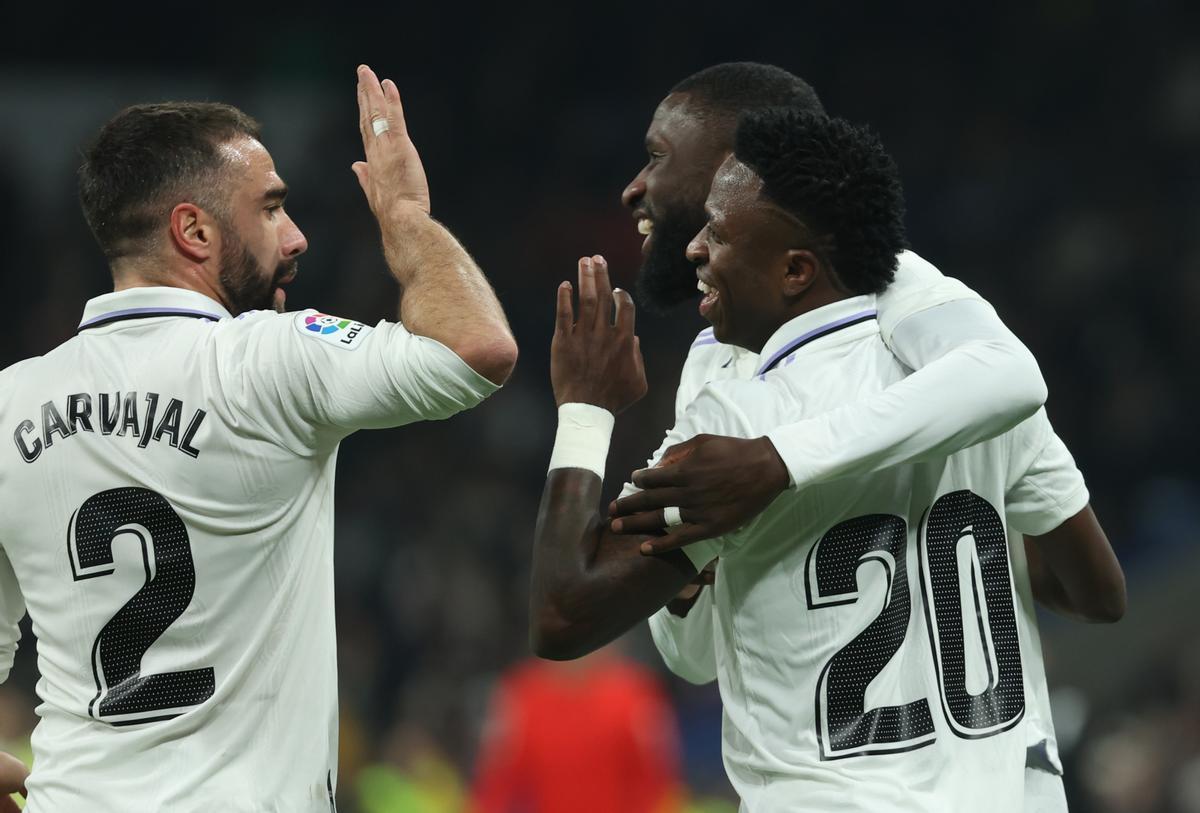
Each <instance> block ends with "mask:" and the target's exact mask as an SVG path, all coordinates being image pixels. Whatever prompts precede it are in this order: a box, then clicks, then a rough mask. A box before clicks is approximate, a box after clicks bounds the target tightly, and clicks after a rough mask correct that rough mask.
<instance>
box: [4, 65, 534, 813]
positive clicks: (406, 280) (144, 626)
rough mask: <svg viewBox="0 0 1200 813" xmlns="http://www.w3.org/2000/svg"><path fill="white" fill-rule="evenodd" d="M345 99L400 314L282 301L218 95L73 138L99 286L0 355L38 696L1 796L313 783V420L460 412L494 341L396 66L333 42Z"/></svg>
mask: <svg viewBox="0 0 1200 813" xmlns="http://www.w3.org/2000/svg"><path fill="white" fill-rule="evenodd" d="M358 102H359V128H360V131H361V135H362V140H363V147H364V150H365V152H366V160H365V161H360V162H357V163H355V164H354V166H353V169H354V172H355V174H356V175H357V177H358V181H359V183H360V185H361V186H362V189H363V191H364V193H365V195H366V197H367V201H368V203H369V204H370V207H371V210H372V212H373V213H374V215H375V217H376V219H377V220H378V222H379V227H380V230H381V232H382V236H383V248H384V257H385V259H386V262H387V265H388V267H389V269H390V270H391V273H392V274H393V276H394V277H395V278H396V280H397V282H398V283H399V285H400V288H401V298H400V305H399V316H400V320H401V321H399V322H393V323H389V322H380V323H379V324H377V325H375V326H373V327H372V326H368V325H365V324H363V323H362V322H359V321H356V320H353V319H348V318H341V317H335V316H329V315H327V314H323V313H319V312H317V311H313V310H306V311H300V312H295V313H283V312H282V311H283V308H284V304H285V293H284V289H285V286H286V285H287V284H288V283H289V282H291V281H292V279H293V278H294V277H295V274H296V261H297V258H298V257H299V256H300V255H301V254H302V253H303V252H304V250H305V248H306V242H305V238H304V235H303V234H302V233H301V232H300V230H299V229H298V228H297V227H296V225H295V224H294V223H293V222H292V220H291V218H290V217H289V216H288V214H287V212H286V211H285V210H284V207H283V204H284V198H285V196H286V194H287V188H286V186H285V185H284V183H283V181H282V180H281V179H280V177H279V175H278V174H277V172H276V170H275V167H274V164H273V162H272V160H271V156H270V153H268V152H267V150H266V148H265V147H264V146H263V145H262V143H261V141H260V140H259V126H258V124H257V123H256V122H254V121H253V120H252V119H250V118H249V117H248V116H246V115H245V114H244V113H242V112H241V111H239V110H236V109H235V108H232V107H229V106H227V105H221V104H209V103H175V102H172V103H165V104H152V105H138V106H135V107H131V108H128V109H126V110H124V111H122V112H121V113H119V114H118V115H117V116H116V117H115V118H113V119H112V120H111V121H109V122H108V123H107V124H106V125H104V127H103V128H102V129H101V130H100V132H99V134H98V136H97V137H96V139H95V140H94V142H93V143H92V144H91V146H90V147H89V148H88V149H87V150H86V152H85V155H84V161H83V165H82V167H81V169H80V175H79V187H80V199H81V202H82V205H83V209H84V214H85V215H86V217H87V220H88V223H89V225H90V226H91V228H92V231H93V233H94V234H95V237H96V240H97V242H98V243H99V244H100V247H101V249H102V250H103V252H104V254H105V256H106V257H107V258H108V260H109V262H110V264H111V266H112V272H113V281H114V288H115V291H114V292H113V293H110V294H105V295H103V296H99V297H96V298H95V299H92V300H91V301H90V302H88V304H87V305H86V307H85V308H84V313H83V318H82V320H81V322H80V325H79V334H78V335H77V336H76V337H74V338H72V339H69V340H68V341H66V342H65V343H63V344H62V345H60V346H59V347H57V348H55V349H54V350H52V351H51V352H49V353H48V354H46V355H45V356H42V357H39V358H33V359H29V360H26V361H24V362H21V363H20V364H17V365H15V366H13V367H11V368H9V369H8V370H6V371H4V373H3V374H2V379H0V381H2V384H0V393H3V398H2V400H0V423H2V424H3V426H4V427H5V431H6V432H8V433H9V435H8V436H9V437H11V438H12V445H10V446H9V448H8V451H7V452H6V453H5V454H4V455H3V456H0V483H2V488H0V516H2V517H3V519H2V520H0V523H2V524H0V680H3V679H5V678H7V676H8V673H9V669H10V668H11V666H12V662H13V653H14V650H15V649H16V643H17V638H18V635H19V633H18V628H17V622H18V620H19V619H20V618H21V617H22V615H23V614H24V612H25V609H26V607H27V608H28V612H29V615H30V616H31V618H32V621H33V628H34V631H35V632H36V634H37V636H38V643H39V646H38V655H39V658H38V666H39V670H40V672H41V680H40V682H39V684H38V693H39V696H40V698H41V700H42V703H41V705H40V706H39V707H38V713H39V715H40V716H41V721H40V722H39V724H38V726H37V728H36V730H35V731H34V734H33V751H34V756H35V760H34V763H35V764H34V770H33V773H32V775H30V776H29V777H28V778H27V779H25V777H23V776H20V775H19V773H20V772H15V773H14V771H12V765H11V762H10V761H8V760H3V761H0V767H3V768H4V769H5V770H4V771H3V772H2V773H0V778H3V779H4V780H5V782H6V784H5V785H4V786H3V787H0V795H2V796H3V798H4V800H5V801H6V802H9V803H11V800H9V796H8V795H9V794H10V793H12V792H15V791H21V792H24V789H25V788H27V789H28V794H29V807H28V808H27V810H29V811H33V813H42V812H43V811H56V813H57V812H58V811H62V813H73V812H74V811H79V812H80V813H83V811H87V813H95V812H97V811H125V810H170V811H197V810H230V811H233V810H254V811H268V810H270V811H310V812H311V813H316V811H321V812H322V813H327V811H329V810H330V809H331V808H332V806H333V797H334V792H335V782H336V771H337V674H336V657H335V643H334V615H333V578H332V572H331V569H332V565H333V492H334V470H335V465H336V460H337V449H338V445H339V443H340V442H341V440H342V438H344V437H346V436H347V435H349V434H350V433H351V432H354V431H355V430H357V429H363V428H376V427H389V426H398V425H401V424H406V423H411V422H414V421H419V420H433V419H442V418H448V417H450V416H451V415H453V414H455V413H457V412H459V411H461V410H464V409H469V408H471V407H473V406H475V405H476V404H478V403H479V402H480V401H482V400H483V399H484V398H485V397H487V396H488V395H490V394H491V393H493V392H494V391H495V390H496V389H497V388H498V387H499V385H501V384H502V383H503V382H504V381H505V380H506V379H507V377H508V375H509V373H510V371H511V370H512V367H513V364H514V363H515V360H516V345H515V343H514V341H513V339H512V335H511V333H510V332H509V328H508V325H507V322H506V320H505V317H504V313H503V311H502V310H501V308H500V305H499V303H498V302H497V300H496V298H495V296H494V294H493V292H492V290H491V287H490V286H489V284H488V282H487V280H486V279H485V278H484V276H483V274H482V273H481V272H480V270H479V268H478V267H477V266H476V265H475V263H474V262H473V261H472V260H471V258H470V257H469V256H468V254H467V253H466V251H465V250H464V249H463V248H462V246H461V245H459V243H458V241H457V240H455V238H454V237H453V236H452V235H451V234H450V233H449V232H448V231H446V229H445V228H443V227H442V226H441V225H439V224H438V223H437V222H436V221H434V220H433V219H431V218H430V216H429V190H428V185H427V183H426V180H425V174H424V170H423V168H422V165H421V160H420V157H419V155H418V154H417V152H416V149H415V148H414V146H413V144H412V141H411V140H410V139H409V137H408V133H407V129H406V127H405V121H404V114H403V109H402V107H401V103H400V97H399V93H398V91H397V89H396V86H395V85H394V84H393V83H392V82H391V81H390V80H388V81H384V82H383V83H380V82H379V80H378V79H377V78H376V76H375V74H374V73H373V72H372V71H371V70H370V69H369V68H367V67H366V66H361V67H360V68H359V70H358ZM256 309H257V310H256ZM235 316H236V318H234V317H235ZM64 540H65V544H64ZM22 782H23V786H22Z"/></svg>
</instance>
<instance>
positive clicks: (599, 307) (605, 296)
mask: <svg viewBox="0 0 1200 813" xmlns="http://www.w3.org/2000/svg"><path fill="white" fill-rule="evenodd" d="M592 270H593V273H594V275H595V278H596V322H595V324H596V327H608V326H609V325H611V324H612V303H613V295H612V282H610V281H609V279H608V261H607V260H605V259H604V258H603V257H601V256H600V255H599V254H596V255H593V256H592Z"/></svg>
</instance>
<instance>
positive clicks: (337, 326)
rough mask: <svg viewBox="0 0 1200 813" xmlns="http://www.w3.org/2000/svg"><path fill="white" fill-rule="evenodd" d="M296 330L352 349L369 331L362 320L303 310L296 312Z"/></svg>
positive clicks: (336, 345)
mask: <svg viewBox="0 0 1200 813" xmlns="http://www.w3.org/2000/svg"><path fill="white" fill-rule="evenodd" d="M295 324H296V330H298V331H300V333H301V334H303V335H305V336H308V337H309V338H312V339H320V340H321V341H323V342H326V343H328V344H332V345H334V346H335V347H340V348H342V349H343V350H353V349H354V348H356V347H358V345H359V344H361V343H362V339H363V338H364V337H365V336H366V335H367V334H368V333H370V332H371V330H372V329H373V328H369V327H367V326H366V325H364V324H363V323H362V322H356V321H354V320H353V319H343V318H342V317H340V316H330V315H329V314H327V313H318V312H316V311H305V312H302V313H298V314H296V322H295Z"/></svg>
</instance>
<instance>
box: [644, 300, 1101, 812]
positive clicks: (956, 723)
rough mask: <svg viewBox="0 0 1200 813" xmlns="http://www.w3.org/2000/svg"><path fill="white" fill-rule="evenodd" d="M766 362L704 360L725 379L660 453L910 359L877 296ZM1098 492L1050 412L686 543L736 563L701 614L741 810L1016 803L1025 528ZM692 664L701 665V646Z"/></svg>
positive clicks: (827, 394)
mask: <svg viewBox="0 0 1200 813" xmlns="http://www.w3.org/2000/svg"><path fill="white" fill-rule="evenodd" d="M899 321H901V320H897V321H896V322H895V323H893V324H898V322H899ZM704 338H705V337H704V335H703V334H702V335H701V337H700V339H699V340H698V342H701V343H702V342H703V341H704ZM705 347H706V345H704V344H701V345H700V347H696V348H694V349H693V351H692V355H696V353H697V350H701V351H703V350H704V348H705ZM722 353H723V355H725V356H726V357H727V358H729V350H728V349H727V348H726V349H725V350H723V351H722ZM753 358H754V363H753V367H754V369H753V370H751V372H750V376H749V378H748V379H745V378H743V379H741V380H735V379H733V378H732V376H731V375H730V373H729V371H730V370H731V368H733V369H735V372H734V374H736V367H737V366H738V365H739V364H743V365H747V369H748V368H749V365H748V363H747V362H746V360H745V358H744V356H743V354H740V353H735V354H734V355H733V357H732V359H731V361H730V363H729V364H728V365H727V366H726V365H725V364H720V365H715V366H710V368H709V371H710V372H713V371H714V370H719V371H720V372H717V373H716V375H715V376H714V378H718V377H719V378H720V379H721V380H719V381H715V383H711V384H709V385H706V386H704V387H703V388H702V389H701V391H700V393H699V395H698V396H696V397H695V398H694V399H693V400H692V402H691V404H690V405H689V406H688V407H687V409H686V410H685V411H684V413H683V415H682V416H681V417H680V420H679V423H678V425H677V426H676V428H675V429H674V430H672V432H671V433H670V434H669V435H668V437H667V440H666V442H665V443H664V444H663V447H664V448H665V447H666V446H669V445H670V444H673V443H678V442H681V441H683V440H685V439H687V438H688V437H691V436H693V435H695V434H699V433H711V434H718V435H732V436H739V437H759V436H761V435H763V434H766V433H768V432H769V431H770V430H771V429H773V428H775V427H777V426H780V425H784V424H790V423H793V422H796V421H798V420H801V419H804V418H806V417H809V416H811V415H813V414H818V413H821V412H825V411H828V410H831V409H833V408H835V407H838V406H840V405H842V404H845V403H847V402H851V401H855V400H858V399H861V398H864V397H867V396H869V395H871V394H873V393H875V392H878V391H880V390H882V389H884V388H886V387H887V386H888V385H889V384H891V383H894V382H895V381H898V380H900V379H901V378H903V377H904V376H905V375H906V374H907V372H908V369H907V368H906V367H904V366H903V365H902V364H900V363H899V362H898V361H897V360H896V359H895V357H894V356H893V355H892V354H891V353H890V352H889V351H888V349H887V347H886V346H885V345H884V343H883V342H882V341H881V340H880V336H879V322H878V321H876V319H875V309H874V302H873V298H870V297H856V298H854V299H850V300H845V301H843V302H839V303H836V304H834V305H831V306H829V307H827V308H822V309H820V310H818V311H814V312H812V313H809V314H805V315H804V316H802V317H799V318H798V319H795V320H792V321H791V322H789V323H788V324H787V325H785V326H784V327H783V328H782V329H781V330H780V331H779V332H778V333H777V334H776V335H775V336H774V337H773V338H772V339H771V340H770V341H769V342H768V345H767V347H766V348H765V349H764V351H763V353H762V354H758V355H756V356H754V357H753ZM742 372H743V373H744V372H745V371H744V370H743V371H742ZM727 376H728V378H727ZM681 389H682V387H681ZM661 451H662V450H661V449H660V453H661ZM656 458H657V455H656ZM1086 503H1087V491H1086V488H1085V487H1084V485H1083V481H1082V477H1081V476H1080V475H1079V474H1078V471H1077V470H1076V469H1075V468H1074V465H1073V462H1072V461H1071V460H1070V456H1069V454H1068V453H1067V452H1066V449H1065V447H1063V446H1062V444H1061V442H1060V441H1058V440H1057V438H1055V437H1054V435H1053V432H1052V431H1051V430H1050V427H1049V424H1048V422H1047V421H1046V419H1045V416H1044V413H1039V414H1038V415H1037V416H1035V417H1034V418H1032V419H1030V420H1029V421H1027V422H1026V423H1024V424H1022V425H1021V426H1020V427H1018V429H1016V430H1013V431H1012V432H1009V433H1007V434H1005V435H1003V436H1001V437H1000V438H997V439H995V440H992V441H989V442H986V443H982V444H978V445H976V446H973V447H971V448H970V449H967V450H965V451H963V452H960V453H958V454H956V455H953V456H951V457H949V458H940V459H937V460H933V461H929V462H925V463H920V464H909V465H904V466H896V467H892V468H890V469H887V470H884V471H881V472H878V473H875V474H872V475H869V476H867V477H858V478H854V479H850V480H843V481H840V482H838V481H834V482H830V483H823V484H815V485H810V486H808V487H807V488H804V489H801V490H799V491H789V492H787V493H785V494H784V495H783V496H781V497H780V498H779V499H778V500H776V502H775V503H773V504H772V506H771V507H770V508H768V509H767V511H766V512H764V513H763V514H762V515H761V516H760V517H759V518H758V519H756V520H755V521H754V522H752V523H751V524H750V525H748V526H747V527H746V528H744V529H742V530H741V531H740V532H738V533H736V534H733V535H730V536H727V537H724V538H722V539H719V540H710V541H708V542H705V543H697V544H694V545H691V546H689V547H688V548H686V549H685V552H687V553H688V555H689V556H690V557H691V558H692V561H693V563H694V564H696V566H697V567H698V568H699V567H702V566H703V565H704V564H706V563H707V562H708V561H710V560H711V559H712V558H714V557H716V556H720V557H721V565H720V568H719V570H718V578H717V582H716V585H715V587H714V588H713V589H712V594H711V599H710V600H709V605H708V606H710V607H711V608H712V610H711V612H712V615H711V617H710V618H699V619H697V624H696V627H698V628H703V627H709V628H710V630H709V633H708V636H707V637H708V638H709V639H710V640H711V641H712V643H713V646H714V657H713V660H712V661H711V663H712V664H713V666H714V668H715V671H716V673H717V676H718V680H719V684H720V688H721V694H722V700H723V705H724V710H725V725H724V749H723V750H724V753H725V758H726V765H727V769H728V771H729V774H730V777H731V780H732V781H733V783H734V785H735V787H736V788H737V790H738V792H739V793H740V794H741V796H742V798H743V801H744V803H745V805H746V808H747V809H748V810H751V811H760V810H761V811H775V810H794V809H798V808H803V809H814V810H864V811H865V810H883V809H887V810H892V809H896V810H922V811H924V810H946V811H953V810H966V809H969V810H996V811H1011V810H1020V809H1021V806H1022V804H1023V801H1022V798H1023V788H1024V779H1023V774H1024V768H1025V761H1026V746H1027V745H1028V744H1030V743H1032V742H1036V741H1037V740H1038V739H1039V738H1040V737H1041V736H1042V734H1041V732H1039V731H1037V730H1035V729H1036V727H1037V725H1038V724H1039V723H1038V722H1037V721H1038V720H1040V719H1041V713H1042V712H1041V710H1040V708H1039V706H1040V705H1041V704H1042V703H1043V702H1044V698H1041V697H1038V693H1037V691H1035V690H1034V687H1033V685H1032V683H1036V681H1033V682H1032V683H1031V681H1030V680H1029V679H1028V675H1027V674H1026V673H1027V671H1033V672H1037V673H1038V674H1040V673H1041V665H1040V651H1039V647H1038V645H1037V641H1036V627H1035V626H1034V625H1033V621H1032V599H1031V596H1030V592H1029V585H1028V578H1027V574H1026V572H1025V563H1024V558H1023V547H1022V546H1021V544H1020V534H1021V533H1032V534H1036V533H1044V532H1046V531H1048V530H1050V529H1052V528H1054V527H1056V526H1057V525H1058V524H1060V523H1061V522H1062V521H1063V520H1065V519H1067V518H1069V517H1070V516H1072V515H1073V514H1074V513H1077V512H1078V511H1079V510H1081V509H1082V507H1083V506H1084V505H1086ZM1010 534H1011V535H1012V539H1011V540H1010V538H1009V535H1010ZM972 543H973V544H972ZM1010 543H1015V544H1010ZM860 565H862V567H861V568H860ZM875 565H878V567H876V566H875ZM706 592H707V591H706ZM696 610H701V612H703V610H702V608H701V606H699V605H698V607H697V608H694V609H693V613H694V612H696ZM663 612H665V611H663ZM691 615H692V614H691V613H689V618H690V617H691ZM671 625H674V624H673V622H670V621H666V620H665V619H663V618H662V617H661V613H660V615H659V616H656V618H655V619H653V620H652V629H654V631H655V638H656V641H658V642H659V646H660V649H663V650H664V655H666V656H667V657H668V659H670V658H671V657H672V655H673V654H674V655H677V654H678V653H677V652H676V653H672V652H671V651H670V650H671V648H672V647H675V648H677V649H678V648H683V649H686V648H689V647H698V646H699V643H700V642H702V641H703V639H704V638H705V635H704V634H703V633H702V632H698V631H697V629H691V630H689V629H688V625H687V623H686V620H685V621H684V623H683V624H681V625H674V626H676V627H677V629H676V630H675V632H674V634H673V637H672V634H670V633H669V631H668V633H669V634H667V635H663V634H662V633H663V632H664V630H666V628H667V627H668V626H671ZM656 627H657V629H656ZM689 636H690V637H689ZM664 643H665V644H666V646H665V647H664ZM1030 661H1033V663H1032V664H1031V663H1030ZM1030 667H1032V668H1030ZM691 668H693V669H694V671H695V672H696V674H697V676H703V672H704V671H705V663H704V659H703V657H694V658H693V659H692V663H691ZM1041 686H1042V687H1043V688H1044V676H1043V677H1042V678H1041ZM1048 721H1049V717H1048V711H1047V713H1046V716H1045V720H1044V723H1043V724H1044V725H1047V726H1048Z"/></svg>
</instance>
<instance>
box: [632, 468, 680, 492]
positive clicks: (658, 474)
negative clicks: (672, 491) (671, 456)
mask: <svg viewBox="0 0 1200 813" xmlns="http://www.w3.org/2000/svg"><path fill="white" fill-rule="evenodd" d="M633 484H634V485H635V486H637V487H638V488H643V489H650V488H666V487H668V486H682V485H686V478H685V477H684V476H683V472H682V471H680V468H679V465H678V464H670V465H666V466H664V465H662V464H661V463H659V464H658V465H657V466H654V467H653V468H649V469H638V470H637V471H635V472H634V473H633Z"/></svg>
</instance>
